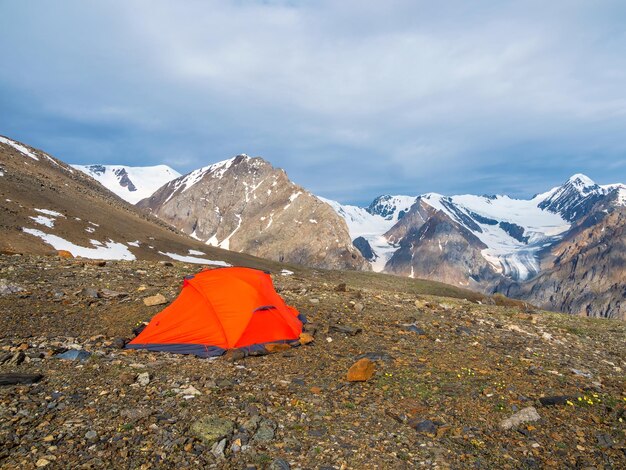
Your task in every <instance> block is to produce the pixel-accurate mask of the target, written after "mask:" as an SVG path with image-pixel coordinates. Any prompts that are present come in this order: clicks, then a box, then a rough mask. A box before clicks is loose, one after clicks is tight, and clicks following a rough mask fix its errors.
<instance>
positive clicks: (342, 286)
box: [335, 282, 348, 292]
mask: <svg viewBox="0 0 626 470" xmlns="http://www.w3.org/2000/svg"><path fill="white" fill-rule="evenodd" d="M335 291H336V292H348V286H346V283H345V282H342V283H341V284H338V285H337V287H335Z"/></svg>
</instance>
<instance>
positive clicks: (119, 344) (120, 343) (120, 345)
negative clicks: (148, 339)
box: [111, 338, 126, 349]
mask: <svg viewBox="0 0 626 470" xmlns="http://www.w3.org/2000/svg"><path fill="white" fill-rule="evenodd" d="M124 346H126V340H125V339H124V338H115V339H114V340H113V341H111V347H112V348H115V349H124Z"/></svg>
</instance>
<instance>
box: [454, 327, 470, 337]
mask: <svg viewBox="0 0 626 470" xmlns="http://www.w3.org/2000/svg"><path fill="white" fill-rule="evenodd" d="M455 331H456V334H457V335H467V336H471V335H472V330H470V329H469V328H468V327H466V326H458V327H457V328H456V330H455Z"/></svg>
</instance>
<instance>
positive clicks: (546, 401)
mask: <svg viewBox="0 0 626 470" xmlns="http://www.w3.org/2000/svg"><path fill="white" fill-rule="evenodd" d="M567 400H572V401H573V400H576V397H575V396H573V395H556V396H552V397H541V398H539V403H541V404H542V405H543V406H556V405H565V404H566V403H567Z"/></svg>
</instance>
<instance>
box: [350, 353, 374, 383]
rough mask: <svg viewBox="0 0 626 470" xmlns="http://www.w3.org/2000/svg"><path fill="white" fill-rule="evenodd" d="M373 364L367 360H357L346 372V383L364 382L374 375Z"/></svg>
mask: <svg viewBox="0 0 626 470" xmlns="http://www.w3.org/2000/svg"><path fill="white" fill-rule="evenodd" d="M374 370H375V367H374V363H373V362H372V361H370V360H369V359H367V358H363V359H359V360H358V361H357V362H355V363H354V364H352V367H350V369H349V370H348V376H347V379H348V382H365V381H367V380H369V379H371V378H372V376H373V375H374Z"/></svg>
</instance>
